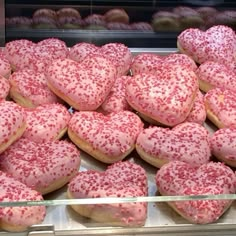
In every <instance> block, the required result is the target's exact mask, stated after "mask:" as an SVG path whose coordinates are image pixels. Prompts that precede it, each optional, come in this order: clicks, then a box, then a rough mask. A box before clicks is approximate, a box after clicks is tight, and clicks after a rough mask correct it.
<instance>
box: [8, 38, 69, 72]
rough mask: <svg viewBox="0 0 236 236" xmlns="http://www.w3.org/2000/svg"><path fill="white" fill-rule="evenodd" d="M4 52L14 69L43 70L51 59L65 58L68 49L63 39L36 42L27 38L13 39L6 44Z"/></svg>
mask: <svg viewBox="0 0 236 236" xmlns="http://www.w3.org/2000/svg"><path fill="white" fill-rule="evenodd" d="M6 54H7V59H8V60H9V61H10V63H11V65H12V67H13V69H14V70H15V71H17V70H21V69H26V68H28V69H31V70H36V71H39V72H45V70H46V69H47V67H48V65H49V64H50V63H51V62H52V61H53V60H56V59H59V58H66V57H67V55H68V49H67V46H66V44H65V43H64V42H63V41H61V40H59V39H54V38H49V39H45V40H42V41H40V42H39V43H37V44H35V43H33V42H31V41H28V40H15V41H11V42H9V43H7V44H6Z"/></svg>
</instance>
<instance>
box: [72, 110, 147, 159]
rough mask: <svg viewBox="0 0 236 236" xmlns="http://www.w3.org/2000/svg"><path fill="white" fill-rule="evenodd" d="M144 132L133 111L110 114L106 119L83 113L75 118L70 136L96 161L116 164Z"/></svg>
mask: <svg viewBox="0 0 236 236" xmlns="http://www.w3.org/2000/svg"><path fill="white" fill-rule="evenodd" d="M142 129H143V123H142V121H141V120H140V118H139V117H138V116H137V115H136V114H134V113H132V112H130V111H120V112H117V113H110V114H109V115H107V116H104V115H103V114H102V113H98V112H91V111H87V112H86V111H84V112H76V113H74V114H73V115H72V118H71V120H70V122H69V125H68V135H69V137H70V139H71V140H72V142H74V143H75V144H76V145H77V146H78V147H79V148H80V149H82V150H84V151H85V152H87V153H88V154H90V155H91V156H93V157H94V158H95V159H97V160H100V161H102V162H104V163H114V162H117V161H120V160H122V159H124V158H125V157H126V156H127V155H128V154H129V153H131V152H132V151H133V149H134V148H135V142H136V138H137V136H138V134H139V133H140V132H141V131H142Z"/></svg>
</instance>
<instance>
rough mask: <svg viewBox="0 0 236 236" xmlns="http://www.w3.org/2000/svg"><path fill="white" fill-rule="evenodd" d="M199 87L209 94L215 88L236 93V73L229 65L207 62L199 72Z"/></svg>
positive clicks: (200, 67)
mask: <svg viewBox="0 0 236 236" xmlns="http://www.w3.org/2000/svg"><path fill="white" fill-rule="evenodd" d="M196 73H197V75H198V81H199V87H200V89H201V90H202V91H204V92H207V91H209V90H210V89H213V88H223V89H229V90H232V91H234V92H236V72H235V71H234V70H233V69H232V68H231V67H230V66H228V65H224V64H222V63H218V62H213V61H207V62H204V63H203V64H201V65H200V66H199V67H198V70H197V72H196Z"/></svg>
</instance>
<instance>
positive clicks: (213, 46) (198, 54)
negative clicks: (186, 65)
mask: <svg viewBox="0 0 236 236" xmlns="http://www.w3.org/2000/svg"><path fill="white" fill-rule="evenodd" d="M177 45H178V48H179V50H180V51H181V52H182V53H184V54H187V55H188V56H190V57H192V58H193V59H194V60H195V61H196V62H198V63H199V64H202V63H203V62H206V61H215V62H219V63H222V64H228V65H229V66H231V67H232V68H234V67H235V63H236V35H235V32H234V31H233V29H231V28H229V27H228V26H223V25H216V26H213V27H211V28H209V29H208V30H207V31H206V32H204V31H201V30H200V29H197V28H190V29H186V30H185V31H183V32H182V33H181V34H180V35H179V36H178V39H177Z"/></svg>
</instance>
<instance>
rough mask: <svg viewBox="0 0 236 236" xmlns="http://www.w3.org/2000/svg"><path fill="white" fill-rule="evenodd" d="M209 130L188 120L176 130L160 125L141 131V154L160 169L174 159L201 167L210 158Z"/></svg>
mask: <svg viewBox="0 0 236 236" xmlns="http://www.w3.org/2000/svg"><path fill="white" fill-rule="evenodd" d="M209 139H210V136H209V133H208V131H207V130H206V129H205V128H204V127H203V126H201V125H199V124H197V123H190V122H185V123H182V124H179V125H177V126H175V127H174V128H173V129H169V128H161V127H157V126H153V127H149V128H147V129H144V130H143V131H142V132H140V134H139V136H138V138H137V141H136V150H137V152H138V154H139V156H140V157H141V158H142V159H143V160H145V161H147V162H148V163H150V164H151V165H153V166H155V167H158V168H160V167H161V166H163V165H164V164H165V163H168V162H170V161H183V162H186V163H189V164H190V165H192V166H200V165H202V164H204V163H207V162H209V161H210V156H211V150H210V143H209Z"/></svg>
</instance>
